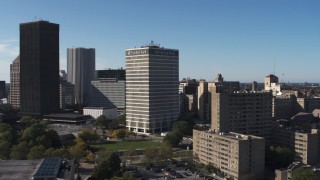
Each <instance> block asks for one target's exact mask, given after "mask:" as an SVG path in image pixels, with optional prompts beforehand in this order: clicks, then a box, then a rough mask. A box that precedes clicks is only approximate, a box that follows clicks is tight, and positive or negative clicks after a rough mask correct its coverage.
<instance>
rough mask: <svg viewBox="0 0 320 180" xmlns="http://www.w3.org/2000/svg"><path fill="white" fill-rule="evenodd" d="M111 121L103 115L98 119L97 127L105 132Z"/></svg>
mask: <svg viewBox="0 0 320 180" xmlns="http://www.w3.org/2000/svg"><path fill="white" fill-rule="evenodd" d="M110 122H111V120H110V119H108V118H106V116H104V115H101V116H99V117H97V119H96V125H97V126H98V127H100V128H101V129H102V130H103V131H104V130H105V129H106V128H108V127H109V123H110Z"/></svg>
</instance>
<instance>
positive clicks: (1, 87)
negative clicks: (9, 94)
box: [0, 81, 6, 99]
mask: <svg viewBox="0 0 320 180" xmlns="http://www.w3.org/2000/svg"><path fill="white" fill-rule="evenodd" d="M5 97H6V81H0V99H2V98H5Z"/></svg>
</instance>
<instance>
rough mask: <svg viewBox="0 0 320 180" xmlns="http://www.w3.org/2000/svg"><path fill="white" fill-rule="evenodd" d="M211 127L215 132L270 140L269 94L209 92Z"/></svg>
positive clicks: (270, 95) (270, 106) (270, 114)
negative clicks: (254, 136)
mask: <svg viewBox="0 0 320 180" xmlns="http://www.w3.org/2000/svg"><path fill="white" fill-rule="evenodd" d="M211 98H212V99H211V108H212V110H211V128H212V129H213V130H214V131H215V132H229V131H232V132H237V133H241V134H249V135H256V136H261V137H265V138H267V140H268V139H269V137H270V131H271V123H272V94H271V92H250V91H244V92H239V91H238V92H222V93H217V92H212V93H211Z"/></svg>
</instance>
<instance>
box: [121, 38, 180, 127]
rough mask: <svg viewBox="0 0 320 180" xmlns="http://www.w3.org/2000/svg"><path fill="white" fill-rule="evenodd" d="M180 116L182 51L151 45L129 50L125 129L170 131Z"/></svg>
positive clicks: (127, 55)
mask: <svg viewBox="0 0 320 180" xmlns="http://www.w3.org/2000/svg"><path fill="white" fill-rule="evenodd" d="M178 116H179V50H176V49H167V48H162V47H159V46H158V45H155V44H153V42H151V43H150V44H149V45H146V46H142V47H141V48H134V49H127V50H126V118H127V122H126V123H127V124H126V126H127V127H128V128H129V129H130V130H133V131H136V132H142V133H157V132H162V131H168V130H169V129H170V128H171V127H172V124H173V122H174V121H176V120H177V119H178Z"/></svg>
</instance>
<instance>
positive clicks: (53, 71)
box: [20, 21, 59, 115]
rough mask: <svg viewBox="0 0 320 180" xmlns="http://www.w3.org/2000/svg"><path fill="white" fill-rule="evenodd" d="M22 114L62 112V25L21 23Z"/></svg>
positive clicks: (46, 22) (40, 22) (45, 22)
mask: <svg viewBox="0 0 320 180" xmlns="http://www.w3.org/2000/svg"><path fill="white" fill-rule="evenodd" d="M20 100H21V101H20V103H21V106H20V107H21V113H22V114H29V115H42V114H48V113H54V112H57V111H59V24H54V23H50V22H48V21H35V22H29V23H22V24H20Z"/></svg>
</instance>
